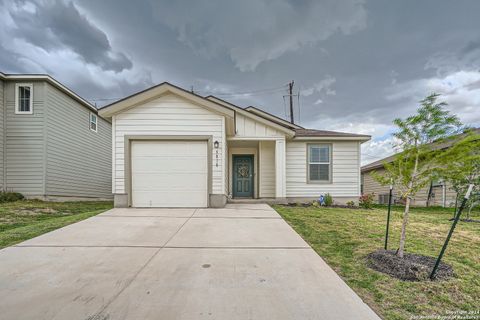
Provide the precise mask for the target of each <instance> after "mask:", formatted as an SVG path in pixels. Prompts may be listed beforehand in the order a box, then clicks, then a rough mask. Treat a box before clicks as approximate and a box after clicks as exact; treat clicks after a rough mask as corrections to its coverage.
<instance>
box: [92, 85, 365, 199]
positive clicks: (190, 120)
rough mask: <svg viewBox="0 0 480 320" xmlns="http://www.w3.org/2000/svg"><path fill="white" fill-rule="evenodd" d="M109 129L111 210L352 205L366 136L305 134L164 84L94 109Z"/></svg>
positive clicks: (296, 127) (280, 122)
mask: <svg viewBox="0 0 480 320" xmlns="http://www.w3.org/2000/svg"><path fill="white" fill-rule="evenodd" d="M99 113H100V115H101V116H103V117H105V118H106V119H109V120H110V121H111V122H112V140H113V143H112V145H113V158H112V175H113V181H112V183H113V184H112V189H113V194H114V201H115V206H116V207H128V206H133V207H222V206H224V205H225V203H226V202H227V200H229V199H232V198H233V199H238V198H242V199H244V198H247V199H251V198H268V199H276V200H285V201H300V200H307V199H308V200H313V199H318V197H319V196H320V195H321V194H326V193H329V194H330V195H332V197H333V199H334V201H336V202H337V203H345V202H347V201H358V197H359V195H360V146H361V144H362V143H363V142H365V141H368V140H369V139H370V136H368V135H361V134H351V133H342V132H332V131H324V130H314V129H305V128H303V127H301V126H299V125H296V124H292V123H289V122H287V121H285V120H283V119H280V118H277V117H276V116H274V115H271V114H269V113H266V112H264V111H262V110H260V109H257V108H254V107H250V108H246V109H243V108H241V107H238V106H236V105H234V104H232V103H230V102H227V101H224V100H221V99H219V98H216V97H213V96H209V97H202V96H199V95H197V94H195V93H192V92H189V91H187V90H184V89H182V88H179V87H177V86H174V85H172V84H170V83H162V84H160V85H157V86H154V87H151V88H149V89H146V90H144V91H141V92H138V93H136V94H133V95H131V96H129V97H126V98H124V99H121V100H119V101H117V102H115V103H112V104H110V105H107V106H105V107H103V108H101V109H100V110H99Z"/></svg>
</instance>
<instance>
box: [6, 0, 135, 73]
mask: <svg viewBox="0 0 480 320" xmlns="http://www.w3.org/2000/svg"><path fill="white" fill-rule="evenodd" d="M10 15H11V17H12V19H13V21H15V24H16V26H17V27H16V28H15V29H14V35H15V36H16V37H18V38H22V39H24V40H26V41H28V42H29V43H31V44H33V45H35V46H37V47H41V48H43V49H45V50H47V51H52V50H59V49H60V48H68V49H70V50H72V51H73V52H75V53H77V54H78V55H79V56H80V57H81V58H82V59H83V60H84V61H85V62H87V63H92V64H95V65H98V66H100V67H101V68H102V69H103V70H112V71H115V72H120V71H122V70H124V69H130V68H132V62H131V61H130V60H129V59H128V58H127V56H126V55H125V54H123V53H121V52H117V51H114V50H113V49H112V47H111V45H110V42H109V40H108V37H107V35H106V34H105V33H104V32H103V31H102V30H100V29H99V28H98V27H96V26H95V25H94V24H93V23H92V22H90V21H89V20H88V19H87V17H85V16H84V15H82V14H80V12H79V11H78V9H77V8H76V7H75V5H74V4H73V3H71V2H64V1H61V0H51V1H38V2H35V3H33V2H23V1H22V2H18V5H17V6H16V7H14V8H13V10H11V11H10Z"/></svg>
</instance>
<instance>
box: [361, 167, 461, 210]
mask: <svg viewBox="0 0 480 320" xmlns="http://www.w3.org/2000/svg"><path fill="white" fill-rule="evenodd" d="M373 172H376V173H377V174H379V175H384V174H385V169H383V168H378V169H375V170H370V171H367V172H363V173H362V176H363V193H364V194H370V193H373V194H374V195H375V197H374V199H375V202H378V201H379V195H384V194H385V195H386V194H388V193H389V186H382V185H381V184H380V183H378V182H377V181H376V180H375V178H374V176H373ZM429 189H430V184H427V185H426V186H425V187H423V188H422V189H420V190H419V191H418V192H417V193H416V195H415V197H414V198H413V199H412V205H413V206H425V205H426V202H427V198H428V191H429ZM394 195H395V196H396V197H398V198H400V197H401V193H400V192H399V191H397V190H395V189H394ZM455 197H456V193H455V191H454V190H453V189H452V188H451V186H450V185H449V184H448V183H447V184H446V186H445V200H444V195H443V187H442V186H436V187H433V189H432V198H431V199H430V205H432V206H433V205H436V206H443V204H444V203H443V202H444V201H445V206H447V207H448V206H453V205H454V204H455Z"/></svg>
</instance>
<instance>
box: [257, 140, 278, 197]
mask: <svg viewBox="0 0 480 320" xmlns="http://www.w3.org/2000/svg"><path fill="white" fill-rule="evenodd" d="M258 148H259V165H258V166H259V175H260V179H259V197H261V198H263V197H266V198H271V197H275V141H260V142H259V145H258Z"/></svg>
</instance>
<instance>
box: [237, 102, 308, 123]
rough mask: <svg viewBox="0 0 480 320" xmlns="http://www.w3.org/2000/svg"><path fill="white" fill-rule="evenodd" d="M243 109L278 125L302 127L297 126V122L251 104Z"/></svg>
mask: <svg viewBox="0 0 480 320" xmlns="http://www.w3.org/2000/svg"><path fill="white" fill-rule="evenodd" d="M245 110H247V111H248V112H252V113H255V114H256V115H258V116H260V117H262V118H265V119H268V120H270V121H273V122H276V123H278V124H279V125H282V126H284V127H287V128H290V129H303V127H302V126H299V125H298V124H295V123H291V122H288V121H287V120H285V119H282V118H279V117H277V116H276V115H273V114H271V113H268V112H266V111H263V110H261V109H258V108H255V107H253V106H249V107H247V108H245Z"/></svg>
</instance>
